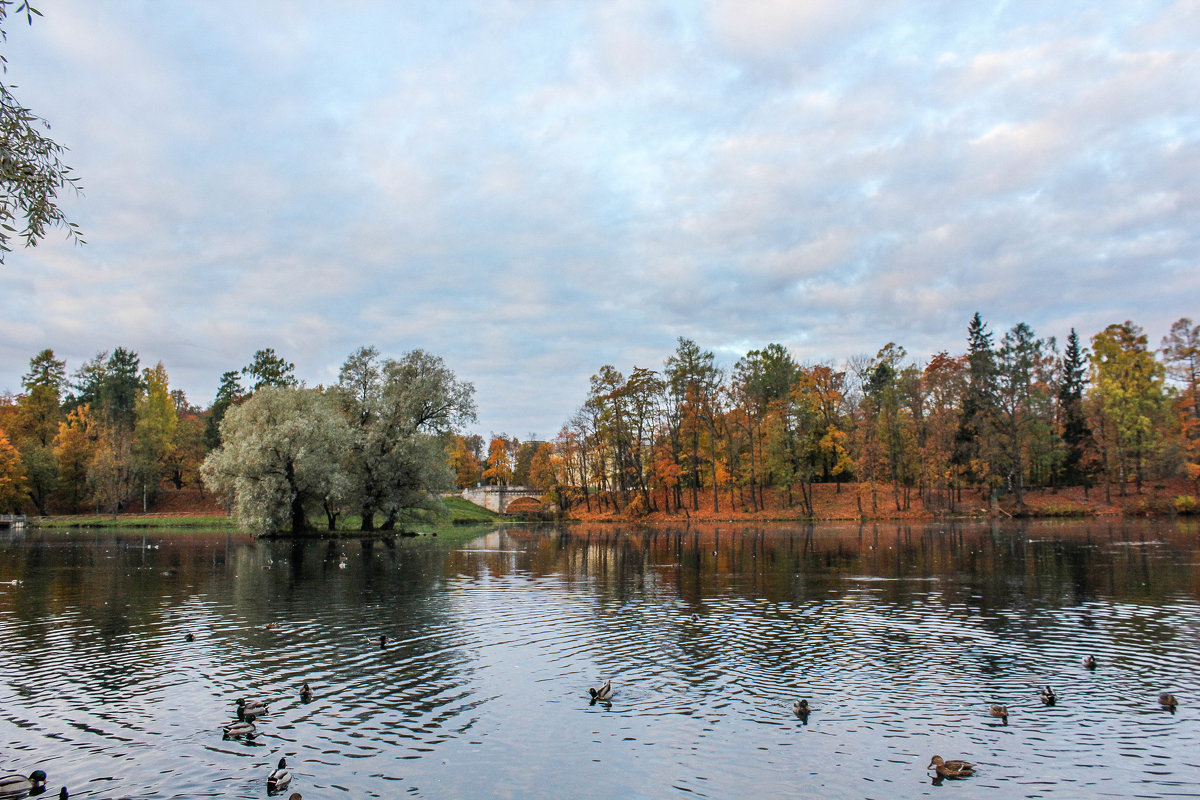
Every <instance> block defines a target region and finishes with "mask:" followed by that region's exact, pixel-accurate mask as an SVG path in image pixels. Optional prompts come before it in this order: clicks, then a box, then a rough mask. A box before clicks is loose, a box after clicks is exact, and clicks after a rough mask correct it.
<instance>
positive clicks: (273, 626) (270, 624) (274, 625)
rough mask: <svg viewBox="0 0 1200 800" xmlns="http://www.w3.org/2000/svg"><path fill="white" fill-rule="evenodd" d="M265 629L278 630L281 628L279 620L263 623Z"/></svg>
mask: <svg viewBox="0 0 1200 800" xmlns="http://www.w3.org/2000/svg"><path fill="white" fill-rule="evenodd" d="M263 630H264V631H277V630H279V623H278V622H268V623H267V624H266V625H263Z"/></svg>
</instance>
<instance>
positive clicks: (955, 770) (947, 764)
mask: <svg viewBox="0 0 1200 800" xmlns="http://www.w3.org/2000/svg"><path fill="white" fill-rule="evenodd" d="M925 769H932V770H936V771H937V774H938V775H940V776H941V777H943V778H965V777H967V776H968V775H972V774H974V772H975V765H974V764H972V763H971V762H969V761H962V760H959V759H957V758H955V759H952V760H950V761H946V760H945V759H943V758H942V757H941V756H934V757H933V758H932V759H930V761H929V766H928V767H926V768H925Z"/></svg>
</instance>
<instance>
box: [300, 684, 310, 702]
mask: <svg viewBox="0 0 1200 800" xmlns="http://www.w3.org/2000/svg"><path fill="white" fill-rule="evenodd" d="M312 699H313V690H312V689H310V688H308V682H307V681H305V683H304V685H303V686H301V687H300V702H301V703H310V702H312Z"/></svg>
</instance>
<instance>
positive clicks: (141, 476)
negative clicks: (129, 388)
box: [132, 361, 179, 511]
mask: <svg viewBox="0 0 1200 800" xmlns="http://www.w3.org/2000/svg"><path fill="white" fill-rule="evenodd" d="M142 384H143V385H144V386H145V387H146V389H145V392H144V393H143V394H142V396H141V397H139V398H138V400H137V404H136V407H135V416H136V423H135V428H134V441H133V453H132V458H133V462H134V464H133V466H134V472H135V480H136V481H137V482H139V483H140V484H141V490H142V510H143V511H145V510H146V506H147V502H148V500H149V498H151V497H153V496H154V495H155V494H156V493H157V492H158V489H159V486H160V484H161V483H162V480H163V478H164V476H165V474H166V471H167V465H168V462H169V460H170V459H171V456H172V454H173V453H174V451H175V446H176V438H175V434H176V431H177V430H178V427H179V415H178V412H177V411H176V408H175V401H174V399H173V398H172V397H171V389H170V386H169V382H168V378H167V370H166V368H165V367H163V364H162V362H161V361H160V362H158V364H156V365H155V366H154V367H153V368H147V369H145V370H143V372H142Z"/></svg>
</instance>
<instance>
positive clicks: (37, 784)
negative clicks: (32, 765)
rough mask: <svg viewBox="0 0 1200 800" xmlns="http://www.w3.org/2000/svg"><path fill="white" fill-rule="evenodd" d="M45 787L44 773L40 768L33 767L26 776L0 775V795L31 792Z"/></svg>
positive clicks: (6, 795)
mask: <svg viewBox="0 0 1200 800" xmlns="http://www.w3.org/2000/svg"><path fill="white" fill-rule="evenodd" d="M45 788H46V773H45V771H43V770H40V769H35V770H34V771H33V772H31V773H29V777H28V778H26V777H25V776H24V775H2V776H0V797H12V796H14V795H26V794H33V793H35V792H40V791H43V790H44V789H45Z"/></svg>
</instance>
